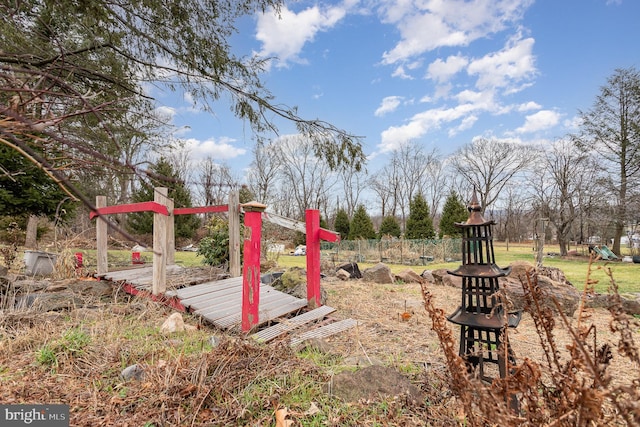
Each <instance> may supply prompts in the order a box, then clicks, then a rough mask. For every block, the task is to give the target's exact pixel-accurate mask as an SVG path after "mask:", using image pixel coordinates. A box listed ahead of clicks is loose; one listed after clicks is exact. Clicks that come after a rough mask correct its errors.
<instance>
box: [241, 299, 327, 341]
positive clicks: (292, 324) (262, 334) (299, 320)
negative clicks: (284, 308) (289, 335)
mask: <svg viewBox="0 0 640 427" xmlns="http://www.w3.org/2000/svg"><path fill="white" fill-rule="evenodd" d="M334 311H336V309H335V308H332V307H329V306H328V305H323V306H321V307H318V308H316V309H313V310H311V311H308V312H306V313H304V314H301V315H300V316H296V317H293V318H291V319H287V320H284V321H282V322H280V323H278V324H277V325H273V326H271V327H270V328H267V329H263V330H261V331H259V332H256V333H255V334H253V335H251V338H254V339H255V340H256V341H259V342H268V341H271V340H272V339H275V338H277V337H278V336H280V335H282V334H284V333H286V332H290V331H293V330H294V329H297V328H299V327H300V326H302V325H306V324H307V323H309V322H312V321H314V320H318V319H323V318H324V317H325V316H326V315H328V314H330V313H333V312H334Z"/></svg>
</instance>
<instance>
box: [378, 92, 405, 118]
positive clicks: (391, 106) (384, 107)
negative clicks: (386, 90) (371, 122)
mask: <svg viewBox="0 0 640 427" xmlns="http://www.w3.org/2000/svg"><path fill="white" fill-rule="evenodd" d="M402 99H403V98H402V97H401V96H387V97H385V98H384V99H383V100H382V102H381V103H380V106H379V107H378V108H377V109H376V111H375V113H373V114H374V115H375V116H376V117H382V116H384V115H385V114H387V113H391V112H393V111H395V110H396V108H398V106H399V105H400V103H401V102H402Z"/></svg>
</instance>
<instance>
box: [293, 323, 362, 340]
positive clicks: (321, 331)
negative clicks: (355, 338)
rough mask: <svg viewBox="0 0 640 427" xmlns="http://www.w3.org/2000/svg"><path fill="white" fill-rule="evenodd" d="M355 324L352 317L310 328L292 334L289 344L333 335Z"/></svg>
mask: <svg viewBox="0 0 640 427" xmlns="http://www.w3.org/2000/svg"><path fill="white" fill-rule="evenodd" d="M357 324H358V322H357V321H356V320H354V319H345V320H341V321H339V322H335V323H331V324H329V325H326V326H322V327H320V328H317V329H312V330H310V331H307V332H303V333H301V334H298V335H294V336H293V337H291V340H290V344H291V345H292V346H295V345H298V344H300V343H301V342H304V341H306V340H309V339H312V338H327V337H330V336H331V335H335V334H337V333H340V332H342V331H346V330H347V329H351V328H353V327H354V326H356V325H357Z"/></svg>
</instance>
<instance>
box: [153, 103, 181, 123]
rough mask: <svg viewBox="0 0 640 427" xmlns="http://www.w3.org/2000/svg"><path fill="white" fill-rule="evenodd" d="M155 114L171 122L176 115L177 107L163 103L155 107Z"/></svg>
mask: <svg viewBox="0 0 640 427" xmlns="http://www.w3.org/2000/svg"><path fill="white" fill-rule="evenodd" d="M155 115H156V117H158V119H160V120H162V121H163V122H167V123H168V122H171V121H172V120H173V118H174V117H175V115H176V109H175V108H173V107H169V106H168V105H161V106H160V107H157V108H156V109H155Z"/></svg>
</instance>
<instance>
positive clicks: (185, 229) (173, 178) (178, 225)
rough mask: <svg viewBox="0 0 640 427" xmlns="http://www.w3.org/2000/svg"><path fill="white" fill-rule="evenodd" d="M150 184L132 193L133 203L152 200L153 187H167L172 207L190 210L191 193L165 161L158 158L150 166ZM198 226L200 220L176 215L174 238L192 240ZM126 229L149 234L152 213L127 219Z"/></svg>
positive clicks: (151, 228)
mask: <svg viewBox="0 0 640 427" xmlns="http://www.w3.org/2000/svg"><path fill="white" fill-rule="evenodd" d="M150 170H151V172H152V173H151V180H150V181H151V182H150V183H147V184H146V185H142V186H141V187H140V188H139V189H138V190H137V191H135V192H134V193H133V201H134V202H148V201H152V200H153V199H154V196H153V189H154V187H167V188H168V194H169V198H170V199H173V204H174V207H176V208H190V207H192V206H193V204H192V202H191V192H190V191H189V189H188V188H187V187H186V186H185V184H184V181H183V180H182V179H181V177H180V175H179V174H178V173H177V172H176V171H175V169H174V167H173V166H172V165H171V163H169V162H168V161H167V160H166V159H164V158H160V160H158V162H157V163H156V164H154V165H152V166H151V168H150ZM199 226H200V219H199V218H198V217H197V216H195V215H178V216H176V217H175V236H176V237H184V238H192V237H193V236H194V235H195V232H196V230H197V229H198V227H199ZM128 227H129V229H130V230H131V231H133V232H135V233H138V234H150V233H152V232H153V213H152V212H137V213H132V214H130V215H129V217H128Z"/></svg>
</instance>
